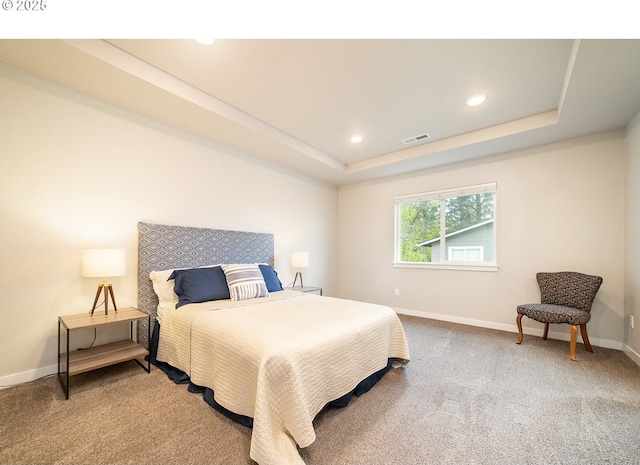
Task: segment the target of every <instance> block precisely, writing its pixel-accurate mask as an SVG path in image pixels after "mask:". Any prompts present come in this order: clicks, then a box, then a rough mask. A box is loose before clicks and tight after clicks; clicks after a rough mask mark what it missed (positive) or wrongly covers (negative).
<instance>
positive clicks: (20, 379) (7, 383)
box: [0, 365, 58, 389]
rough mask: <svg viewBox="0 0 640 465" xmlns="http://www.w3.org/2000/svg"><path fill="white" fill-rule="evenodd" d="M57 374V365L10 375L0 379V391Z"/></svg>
mask: <svg viewBox="0 0 640 465" xmlns="http://www.w3.org/2000/svg"><path fill="white" fill-rule="evenodd" d="M57 373H58V365H49V366H46V367H42V368H36V369H35V370H29V371H23V372H22V373H15V374H12V375H7V376H2V377H0V389H4V388H8V387H11V386H15V385H17V384H22V383H28V382H30V381H35V380H36V379H40V378H44V377H45V376H50V375H55V374H57Z"/></svg>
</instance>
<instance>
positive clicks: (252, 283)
mask: <svg viewBox="0 0 640 465" xmlns="http://www.w3.org/2000/svg"><path fill="white" fill-rule="evenodd" d="M222 271H224V274H225V277H226V278H227V285H228V286H229V295H230V296H231V300H247V299H254V298H256V297H267V296H268V295H269V291H268V290H267V285H266V283H265V282H264V276H263V275H262V272H261V271H260V268H259V267H258V264H255V263H254V264H240V265H238V264H234V265H222Z"/></svg>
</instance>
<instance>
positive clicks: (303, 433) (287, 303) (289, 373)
mask: <svg viewBox="0 0 640 465" xmlns="http://www.w3.org/2000/svg"><path fill="white" fill-rule="evenodd" d="M157 358H158V360H161V361H165V362H167V363H169V364H171V365H173V366H175V367H176V368H179V369H181V370H182V371H184V372H186V373H187V374H188V375H189V376H190V377H191V381H192V382H193V383H195V384H197V385H200V386H206V387H209V388H211V389H213V391H214V393H215V399H216V401H217V402H218V403H219V404H220V405H222V406H223V407H225V408H227V409H228V410H231V411H232V412H235V413H238V414H241V415H246V416H249V417H252V418H253V432H252V437H251V451H250V455H251V458H252V459H253V460H255V461H256V462H258V463H259V464H260V465H271V464H274V465H275V464H278V465H279V464H303V463H304V462H303V461H302V458H301V457H300V455H299V454H298V451H297V445H299V446H300V447H307V446H309V445H310V444H311V443H313V441H314V440H315V431H314V429H313V419H314V417H315V416H316V415H317V414H318V412H320V410H321V409H322V407H323V406H324V405H326V404H327V403H328V402H330V401H332V400H335V399H337V398H339V397H341V396H343V395H345V394H347V393H348V392H350V391H351V390H353V389H354V388H355V386H356V385H357V384H358V383H359V382H360V381H362V380H363V379H364V378H366V377H367V376H369V375H371V374H373V373H375V372H376V371H378V370H381V369H382V368H384V367H385V366H386V364H387V360H388V359H389V358H397V359H400V360H402V361H403V362H404V363H406V362H407V361H408V360H409V349H408V346H407V342H406V338H405V334H404V330H403V328H402V324H401V323H400V320H399V319H398V317H397V315H396V314H395V312H394V311H393V310H391V309H390V308H388V307H384V306H380V305H373V304H367V303H363V302H356V301H351V300H342V299H334V298H331V297H320V296H317V295H312V294H303V293H300V292H294V291H281V292H277V293H272V294H271V295H270V296H269V297H265V298H260V299H253V300H248V301H240V302H231V301H228V300H225V301H216V302H207V303H203V304H190V305H185V306H183V307H180V308H179V309H171V310H165V312H164V313H163V316H162V322H161V331H160V341H159V346H158V355H157Z"/></svg>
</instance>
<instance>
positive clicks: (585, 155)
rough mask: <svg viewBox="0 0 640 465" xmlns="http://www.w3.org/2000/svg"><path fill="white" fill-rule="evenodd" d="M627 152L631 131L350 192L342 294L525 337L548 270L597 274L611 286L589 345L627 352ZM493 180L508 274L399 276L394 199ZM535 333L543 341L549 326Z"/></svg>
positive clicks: (598, 307) (343, 192) (344, 211)
mask: <svg viewBox="0 0 640 465" xmlns="http://www.w3.org/2000/svg"><path fill="white" fill-rule="evenodd" d="M624 153H625V139H624V134H623V133H622V131H620V132H612V133H606V134H600V135H595V136H590V137H585V138H581V139H577V140H571V141H565V142H562V143H557V144H553V145H548V146H543V147H538V148H534V149H530V150H524V151H520V152H517V153H508V154H503V155H496V156H493V157H490V158H485V159H482V160H479V161H477V162H467V163H463V164H458V165H453V166H449V167H443V168H439V169H433V170H429V171H425V172H422V173H416V174H414V175H412V176H402V177H395V178H391V179H386V180H381V181H378V182H368V183H362V184H358V185H351V186H346V187H342V188H341V189H340V194H339V220H338V225H339V237H340V243H339V252H340V253H339V266H340V283H339V296H340V297H343V298H351V299H359V300H365V301H369V302H377V303H380V304H385V305H389V306H392V307H394V308H396V309H398V310H399V311H401V312H408V313H414V314H418V315H422V316H431V317H435V318H438V319H445V320H449V321H457V322H462V323H468V324H476V325H480V326H487V327H493V328H497V329H504V330H508V331H515V316H516V306H517V305H518V304H520V303H530V302H539V298H540V296H539V291H538V287H537V283H536V281H535V273H536V272H537V271H561V270H572V271H580V272H583V273H589V274H597V275H600V276H602V277H603V278H604V284H603V286H602V287H601V288H600V291H599V293H598V295H597V298H596V301H595V303H594V306H593V309H592V314H593V316H592V319H591V322H590V323H589V326H588V330H589V336H590V340H591V342H592V344H594V345H601V346H607V347H613V348H617V349H621V348H622V341H623V323H622V320H623V317H624V316H623V315H624V303H623V289H624V274H623V273H624V202H625V199H624V194H625V193H624V180H625V174H624V161H625V158H624V157H625V155H624ZM490 181H496V182H497V185H498V207H497V209H498V218H497V221H498V225H497V228H498V229H497V241H498V242H497V252H498V263H499V265H500V268H499V271H498V272H478V271H451V270H425V269H408V268H394V267H393V266H392V262H393V233H394V197H395V196H398V195H403V194H412V193H418V192H426V191H431V190H438V189H445V188H453V187H459V186H465V185H473V184H480V183H485V182H490ZM636 237H637V236H636ZM396 288H397V289H399V290H400V295H399V296H395V295H394V289H396ZM525 320H528V319H525ZM524 325H525V332H527V333H532V334H541V330H542V325H541V324H539V323H536V322H532V321H531V320H528V321H525V323H524ZM550 337H557V338H561V339H565V338H566V339H567V340H568V337H569V332H568V327H567V325H554V326H552V328H551V332H550ZM514 341H515V338H514ZM525 342H526V337H525Z"/></svg>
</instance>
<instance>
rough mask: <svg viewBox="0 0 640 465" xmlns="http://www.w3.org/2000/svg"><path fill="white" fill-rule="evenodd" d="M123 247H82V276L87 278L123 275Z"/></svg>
mask: <svg viewBox="0 0 640 465" xmlns="http://www.w3.org/2000/svg"><path fill="white" fill-rule="evenodd" d="M124 274H125V255H124V249H83V250H82V276H85V277H87V278H106V277H109V276H124Z"/></svg>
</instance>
